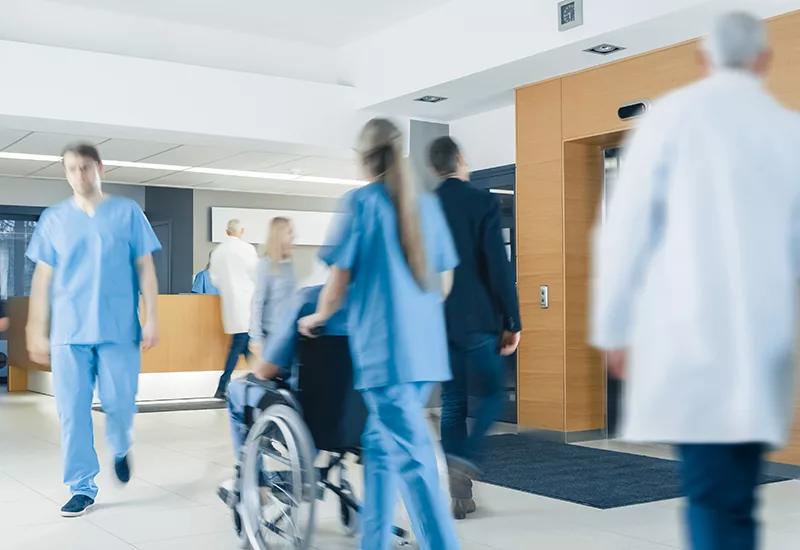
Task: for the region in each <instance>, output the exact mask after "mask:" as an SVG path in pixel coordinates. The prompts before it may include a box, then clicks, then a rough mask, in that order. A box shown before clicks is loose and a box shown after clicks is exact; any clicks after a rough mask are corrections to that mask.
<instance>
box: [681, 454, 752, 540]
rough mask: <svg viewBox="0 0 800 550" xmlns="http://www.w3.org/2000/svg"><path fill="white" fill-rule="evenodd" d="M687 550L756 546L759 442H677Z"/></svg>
mask: <svg viewBox="0 0 800 550" xmlns="http://www.w3.org/2000/svg"><path fill="white" fill-rule="evenodd" d="M679 451H680V456H681V475H682V477H683V485H684V491H685V492H686V496H687V498H688V501H689V503H688V506H687V510H686V519H687V523H688V535H689V540H690V541H691V545H690V547H691V548H692V550H755V549H756V547H757V546H758V541H757V524H756V519H755V507H756V488H757V486H758V481H759V476H760V474H761V466H762V464H763V459H764V446H763V445H761V444H756V443H753V444H717V445H714V444H699V445H680V446H679Z"/></svg>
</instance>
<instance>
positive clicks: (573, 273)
mask: <svg viewBox="0 0 800 550" xmlns="http://www.w3.org/2000/svg"><path fill="white" fill-rule="evenodd" d="M603 172H604V168H603V151H602V149H601V148H600V147H599V146H596V145H586V144H582V143H572V142H566V143H564V304H565V310H564V311H565V313H564V323H565V341H566V344H565V365H566V367H565V369H566V370H565V383H564V391H565V394H566V395H565V400H566V401H565V402H566V407H565V410H566V431H568V432H573V431H585V430H599V429H602V428H603V427H605V423H606V418H605V374H604V369H603V362H602V356H601V354H600V353H598V352H597V351H596V350H594V349H592V348H591V347H590V346H589V345H588V341H589V335H588V330H587V327H588V322H589V320H588V309H587V307H586V306H587V303H588V301H589V271H590V258H591V238H590V237H591V231H592V227H593V226H594V223H595V218H596V215H597V212H598V211H599V207H600V200H601V197H602V190H603Z"/></svg>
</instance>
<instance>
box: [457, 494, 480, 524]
mask: <svg viewBox="0 0 800 550" xmlns="http://www.w3.org/2000/svg"><path fill="white" fill-rule="evenodd" d="M451 509H452V511H453V518H454V519H464V518H466V517H467V514H473V513H475V510H477V509H478V507H477V506H475V501H474V500H472V499H471V498H454V499H453V501H452V503H451Z"/></svg>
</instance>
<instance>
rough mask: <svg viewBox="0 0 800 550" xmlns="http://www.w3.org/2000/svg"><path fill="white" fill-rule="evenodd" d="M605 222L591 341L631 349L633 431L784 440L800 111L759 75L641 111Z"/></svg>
mask: <svg viewBox="0 0 800 550" xmlns="http://www.w3.org/2000/svg"><path fill="white" fill-rule="evenodd" d="M625 154H626V157H625V163H624V164H623V165H622V169H621V172H620V178H619V180H618V183H617V189H616V191H615V192H614V196H613V197H612V199H611V202H610V205H609V208H608V216H607V219H606V221H605V225H604V226H602V227H599V228H598V229H597V230H596V237H595V252H594V280H593V289H592V302H593V303H592V318H591V336H592V342H593V344H594V345H596V346H597V347H599V348H602V349H622V348H628V349H629V356H628V358H629V361H628V383H627V385H626V388H625V392H624V393H625V403H626V406H625V412H624V421H623V434H624V436H625V437H626V438H627V439H630V440H634V441H642V442H665V443H738V442H763V443H767V444H770V445H772V446H775V447H778V446H781V445H783V444H785V442H786V439H787V437H788V431H789V428H790V424H791V421H792V418H793V401H794V394H795V386H794V351H795V334H796V304H797V276H798V263H800V262H798V250H800V247H799V244H800V243H799V241H800V239H799V238H798V237H799V236H800V231H798V199H799V198H800V118H799V117H798V115H796V114H795V113H793V112H790V111H788V110H786V109H784V108H782V107H781V106H779V104H778V103H777V102H776V101H775V100H774V99H773V98H772V97H771V96H770V95H769V94H768V93H767V91H766V90H765V89H764V88H763V87H762V85H761V82H760V81H759V80H758V79H756V78H755V77H753V76H752V75H750V74H749V73H744V72H738V71H726V72H722V73H718V74H716V75H714V76H712V77H710V78H708V79H705V80H703V81H700V82H698V83H696V84H694V85H691V86H689V87H687V88H684V89H682V90H679V91H677V92H675V93H673V94H672V95H670V96H668V97H667V98H665V99H664V100H662V101H661V102H660V103H659V104H658V105H657V106H656V107H655V108H654V109H653V111H652V113H651V114H649V115H647V116H646V118H645V119H644V120H642V122H641V124H640V127H639V129H638V131H637V132H636V133H635V135H634V137H633V139H632V140H631V142H630V144H629V147H628V149H627V151H626V152H625Z"/></svg>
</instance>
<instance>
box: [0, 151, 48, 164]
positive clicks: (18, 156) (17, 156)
mask: <svg viewBox="0 0 800 550" xmlns="http://www.w3.org/2000/svg"><path fill="white" fill-rule="evenodd" d="M0 159H9V160H38V161H39V162H61V157H56V156H53V155H31V154H28V153H6V152H3V151H0Z"/></svg>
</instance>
